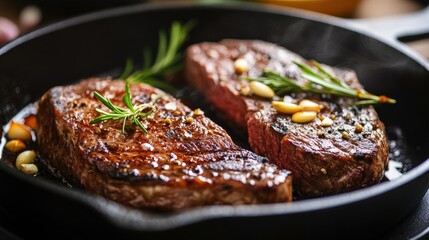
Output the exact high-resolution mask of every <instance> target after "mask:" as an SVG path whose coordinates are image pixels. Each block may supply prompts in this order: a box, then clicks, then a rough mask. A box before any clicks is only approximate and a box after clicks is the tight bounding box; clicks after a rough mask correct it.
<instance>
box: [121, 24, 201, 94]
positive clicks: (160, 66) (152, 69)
mask: <svg viewBox="0 0 429 240" xmlns="http://www.w3.org/2000/svg"><path fill="white" fill-rule="evenodd" d="M194 25H195V22H194V21H190V22H188V23H186V24H184V25H182V24H181V23H179V22H173V23H172V24H171V28H170V34H169V35H167V34H166V33H165V32H164V31H160V32H159V42H158V51H157V54H156V57H155V60H154V62H153V63H152V61H151V59H152V56H151V52H150V50H149V49H145V52H144V54H143V60H144V63H143V68H142V69H140V70H137V71H133V62H132V60H131V59H128V60H127V63H126V65H125V69H124V71H123V74H122V75H121V76H120V77H119V78H120V79H123V80H125V81H127V82H130V83H136V82H138V83H147V84H150V85H152V86H154V87H158V88H161V89H163V90H167V91H173V90H175V89H174V87H172V86H170V85H169V84H167V83H165V82H163V83H160V84H157V83H156V82H162V81H160V80H159V79H160V78H163V77H164V75H166V74H169V73H173V72H176V71H177V70H179V69H180V68H181V67H182V66H181V64H180V60H181V59H182V53H181V51H180V50H181V48H182V46H183V44H184V43H185V41H186V40H187V38H188V34H189V32H190V30H191V29H192V28H193V27H194Z"/></svg>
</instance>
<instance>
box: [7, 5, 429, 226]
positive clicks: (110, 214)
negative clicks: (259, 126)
mask: <svg viewBox="0 0 429 240" xmlns="http://www.w3.org/2000/svg"><path fill="white" fill-rule="evenodd" d="M165 9H179V10H180V9H187V10H190V9H209V10H210V9H211V10H213V9H220V10H226V11H228V10H235V11H251V12H260V13H264V14H278V15H287V16H292V17H296V18H300V19H303V20H307V21H315V22H320V23H322V24H327V25H331V26H335V27H338V28H342V29H344V30H347V31H352V32H355V33H358V34H360V35H363V36H365V37H369V38H373V39H376V40H378V41H380V42H381V43H383V44H385V45H387V46H389V47H391V48H393V49H395V50H396V51H399V52H400V53H402V54H404V55H405V56H406V57H408V58H409V59H412V60H413V61H415V62H416V63H417V64H418V65H419V66H421V67H423V68H425V69H426V70H428V71H429V63H428V62H426V60H424V59H423V57H421V56H420V55H418V54H417V53H416V52H414V51H412V50H411V49H410V48H408V47H406V46H405V45H403V44H401V43H399V42H397V41H389V40H387V39H384V38H383V37H381V36H378V35H377V34H374V33H372V32H370V31H369V30H365V29H363V28H360V27H358V26H356V25H355V24H354V23H351V22H350V21H347V20H344V19H341V18H336V17H332V16H328V15H324V14H318V13H313V12H309V11H304V10H296V9H290V8H286V7H280V8H277V7H276V8H275V7H272V6H268V5H264V4H256V3H234V4H231V3H230V4H197V3H180V4H178V3H174V4H173V3H142V4H135V5H130V6H123V7H115V8H112V9H105V10H101V11H96V12H91V13H87V14H84V15H80V16H76V17H73V18H69V19H65V20H62V21H59V22H56V23H53V24H49V25H46V26H44V27H41V28H39V29H36V30H34V31H32V32H29V33H27V34H24V35H22V36H19V37H18V38H17V39H15V40H13V41H11V42H9V43H7V44H5V45H4V46H2V47H1V48H0V57H1V56H2V55H3V54H5V53H7V52H9V51H11V50H13V49H14V48H15V47H17V46H19V45H20V44H23V43H26V42H28V41H31V40H32V39H34V38H38V37H41V36H43V35H46V34H50V33H54V32H56V31H58V30H62V29H66V28H68V27H71V26H76V25H80V24H85V23H88V22H91V21H95V20H103V19H106V18H111V17H115V16H125V15H129V14H134V13H141V14H144V13H145V12H148V11H149V12H150V11H153V10H155V11H159V10H165ZM0 171H2V172H5V173H7V174H9V175H12V176H13V177H15V178H17V179H19V180H21V181H23V182H25V183H26V184H30V185H32V186H35V187H41V188H43V189H44V190H48V191H50V192H53V193H55V194H60V195H61V196H62V197H66V198H69V199H72V200H74V201H76V202H77V203H83V204H86V205H87V206H90V207H91V208H93V209H95V210H96V211H97V212H98V213H99V214H101V215H103V216H105V217H106V218H107V220H109V222H111V223H113V224H114V225H116V226H118V227H120V228H122V229H132V230H137V231H162V230H169V229H173V228H176V227H180V226H186V225H191V224H193V223H196V222H200V221H205V220H210V219H215V218H223V217H263V216H274V215H294V214H303V213H306V212H311V211H322V210H329V209H332V208H336V207H340V206H346V205H351V204H354V203H357V202H360V201H363V200H369V199H371V198H376V197H378V196H380V195H383V194H386V193H388V192H391V191H392V190H394V189H397V188H399V187H401V186H404V185H407V184H409V183H410V182H412V181H414V180H415V179H417V178H419V177H423V176H424V175H425V174H426V175H427V174H428V173H429V158H427V159H426V160H423V161H422V163H420V164H419V165H418V166H416V167H414V168H413V169H411V170H410V171H409V172H407V173H406V174H404V175H403V176H402V177H400V178H398V179H395V180H394V181H389V182H382V183H379V184H377V185H374V186H370V187H367V188H364V189H360V190H355V191H352V192H348V193H343V194H338V195H333V196H326V197H322V198H317V199H308V200H301V201H297V202H293V203H291V204H279V203H275V204H260V205H252V206H247V205H244V206H204V207H198V208H195V209H189V210H185V211H183V212H178V213H174V214H171V215H169V216H162V217H160V216H153V215H147V214H146V213H144V212H141V211H139V210H135V209H132V208H129V207H126V206H124V205H121V204H118V203H115V202H113V201H110V200H107V199H104V198H103V197H100V196H96V195H93V194H91V193H88V192H85V191H83V190H77V189H70V188H66V187H64V186H60V185H58V184H55V183H52V182H50V181H48V180H43V179H37V178H32V177H31V176H27V175H25V174H22V173H20V172H18V171H16V170H15V169H13V168H10V167H9V166H7V165H6V164H3V163H2V164H0ZM124 219H126V220H127V221H124Z"/></svg>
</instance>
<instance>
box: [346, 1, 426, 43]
mask: <svg viewBox="0 0 429 240" xmlns="http://www.w3.org/2000/svg"><path fill="white" fill-rule="evenodd" d="M351 22H352V23H353V25H356V26H357V27H359V28H363V29H366V30H368V31H370V32H371V33H372V34H374V35H377V36H379V37H382V38H384V39H386V40H389V41H398V39H400V38H404V37H412V36H419V35H420V36H423V35H425V34H429V7H426V8H425V9H423V10H420V11H418V12H415V13H410V14H403V15H398V16H392V17H383V18H379V19H356V20H351ZM423 38H424V37H423Z"/></svg>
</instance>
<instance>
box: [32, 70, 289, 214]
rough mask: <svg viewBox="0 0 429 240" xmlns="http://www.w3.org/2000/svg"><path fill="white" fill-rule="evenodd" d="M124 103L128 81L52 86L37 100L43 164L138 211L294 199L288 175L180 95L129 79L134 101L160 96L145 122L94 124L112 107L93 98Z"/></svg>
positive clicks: (74, 183)
mask: <svg viewBox="0 0 429 240" xmlns="http://www.w3.org/2000/svg"><path fill="white" fill-rule="evenodd" d="M93 91H97V92H99V93H100V94H101V95H103V96H106V97H107V98H109V99H110V100H111V102H112V103H113V104H115V105H117V106H121V107H124V108H126V107H125V104H124V102H123V100H122V97H123V96H124V94H125V84H124V82H123V81H115V80H111V79H98V78H93V79H88V80H84V81H82V82H80V83H78V84H75V85H69V86H64V87H63V86H61V87H54V88H52V89H50V90H49V91H48V92H47V93H45V94H44V95H43V96H42V98H41V99H40V101H39V105H38V113H37V119H38V122H39V128H38V129H37V139H38V144H39V151H40V153H41V155H42V156H43V158H44V159H45V160H43V161H45V163H46V164H47V165H48V166H49V167H51V168H53V169H55V170H56V171H58V172H59V173H60V174H61V175H62V176H63V177H64V178H65V179H66V180H67V181H69V182H70V183H71V184H72V185H76V186H80V187H81V188H83V189H84V190H86V191H88V192H91V193H95V194H99V195H102V196H104V197H106V198H108V199H111V200H114V201H116V202H119V203H123V204H126V205H129V206H132V207H135V208H141V209H154V210H181V209H186V208H190V207H196V206H202V205H221V204H257V203H274V202H289V201H291V200H292V188H291V176H290V174H289V172H287V171H284V170H279V169H278V167H276V166H275V165H273V164H269V163H267V162H268V160H267V159H266V158H263V157H261V156H258V155H256V154H254V153H252V152H250V151H248V150H245V149H242V148H240V147H239V146H237V145H235V144H234V143H233V141H232V140H231V138H230V137H229V136H228V134H227V133H226V132H225V130H223V129H222V128H221V127H220V126H218V125H216V124H215V123H214V122H212V121H211V120H210V119H208V118H207V117H205V116H204V114H203V113H201V112H199V111H192V110H191V109H190V108H188V107H187V106H185V105H184V104H182V103H181V101H180V100H178V99H175V98H173V97H172V96H170V95H168V94H166V93H164V92H162V91H161V90H159V89H155V88H153V87H151V86H149V85H146V84H131V86H130V91H131V94H132V96H133V99H132V101H133V104H134V103H135V104H142V103H147V102H150V100H151V98H152V97H153V96H155V95H156V96H160V98H159V99H158V100H157V101H156V103H155V105H154V108H155V109H156V110H155V112H154V114H152V115H150V117H149V118H146V119H144V120H142V123H143V124H144V125H145V126H146V128H147V131H148V133H147V134H146V133H144V132H143V131H142V130H141V129H140V128H138V127H137V126H135V125H131V124H130V123H127V125H126V128H125V131H124V132H123V131H122V121H112V120H110V121H104V122H101V123H97V124H90V121H91V120H93V119H94V118H96V117H97V116H98V115H99V113H97V112H96V111H95V109H96V108H101V109H103V110H105V111H109V110H108V109H107V108H106V107H105V106H104V105H102V104H101V103H100V102H99V101H98V100H97V99H96V98H95V97H94V95H93Z"/></svg>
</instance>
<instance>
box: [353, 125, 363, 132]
mask: <svg viewBox="0 0 429 240" xmlns="http://www.w3.org/2000/svg"><path fill="white" fill-rule="evenodd" d="M362 130H363V127H362V125H360V124H357V125H356V126H355V132H357V133H361V132H362Z"/></svg>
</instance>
